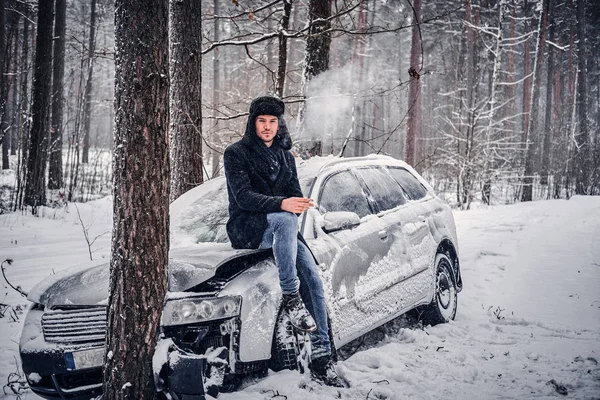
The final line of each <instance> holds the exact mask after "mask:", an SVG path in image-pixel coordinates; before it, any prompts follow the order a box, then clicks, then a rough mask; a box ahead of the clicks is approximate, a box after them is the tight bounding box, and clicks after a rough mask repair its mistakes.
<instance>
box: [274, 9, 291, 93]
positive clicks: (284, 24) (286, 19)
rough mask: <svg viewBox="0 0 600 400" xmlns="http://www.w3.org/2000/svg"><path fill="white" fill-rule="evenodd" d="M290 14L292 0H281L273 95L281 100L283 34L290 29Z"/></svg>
mask: <svg viewBox="0 0 600 400" xmlns="http://www.w3.org/2000/svg"><path fill="white" fill-rule="evenodd" d="M291 14H292V0H283V17H282V19H281V25H280V31H279V64H278V66H277V85H276V87H275V93H276V94H277V96H278V97H280V98H283V87H284V85H285V74H286V67H287V56H288V54H287V37H286V36H285V33H286V32H287V30H288V28H289V27H290V15H291Z"/></svg>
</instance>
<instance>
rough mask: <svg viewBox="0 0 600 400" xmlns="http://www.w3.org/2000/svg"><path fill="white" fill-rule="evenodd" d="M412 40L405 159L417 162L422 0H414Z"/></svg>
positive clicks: (419, 124) (419, 125)
mask: <svg viewBox="0 0 600 400" xmlns="http://www.w3.org/2000/svg"><path fill="white" fill-rule="evenodd" d="M413 15H414V18H413V24H412V41H411V46H410V68H409V70H408V74H409V75H410V85H409V89H408V90H409V92H408V126H407V131H406V146H405V156H404V159H405V161H406V162H407V163H409V164H413V165H414V163H415V153H416V141H417V138H418V137H420V136H421V80H420V77H421V76H420V71H422V68H421V65H422V64H421V51H422V47H421V0H414V1H413Z"/></svg>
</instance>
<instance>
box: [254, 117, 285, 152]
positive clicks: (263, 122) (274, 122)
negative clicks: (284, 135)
mask: <svg viewBox="0 0 600 400" xmlns="http://www.w3.org/2000/svg"><path fill="white" fill-rule="evenodd" d="M255 124H256V136H258V138H259V139H260V140H262V141H263V142H264V143H265V145H266V146H267V147H271V145H272V144H273V139H275V135H276V134H277V127H278V126H279V120H278V119H277V117H276V116H274V115H259V116H258V117H256V122H255Z"/></svg>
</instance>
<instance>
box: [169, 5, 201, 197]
mask: <svg viewBox="0 0 600 400" xmlns="http://www.w3.org/2000/svg"><path fill="white" fill-rule="evenodd" d="M170 7H171V8H170V12H169V18H170V19H169V54H170V63H169V72H170V76H171V89H170V92H169V95H170V105H169V107H170V117H171V119H170V133H169V135H170V152H171V201H173V200H175V199H176V198H178V197H179V196H181V195H182V194H184V193H185V192H187V191H188V190H190V189H191V188H193V187H196V186H198V185H200V184H201V183H202V181H203V179H202V164H203V159H202V108H201V102H202V57H201V54H200V51H201V43H200V40H201V37H202V27H201V25H200V21H201V20H202V10H201V7H200V6H199V5H197V4H196V2H194V1H190V0H188V1H179V0H171V2H170Z"/></svg>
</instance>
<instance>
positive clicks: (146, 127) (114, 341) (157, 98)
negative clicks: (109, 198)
mask: <svg viewBox="0 0 600 400" xmlns="http://www.w3.org/2000/svg"><path fill="white" fill-rule="evenodd" d="M168 9H169V3H168V0H116V1H115V43H116V54H115V68H116V69H115V76H116V79H115V139H114V168H115V170H114V180H113V182H114V205H113V214H114V216H113V237H112V249H111V263H110V283H109V300H108V304H109V307H108V316H107V319H108V330H107V336H106V351H107V354H106V356H105V364H104V372H103V374H104V376H103V391H104V399H106V400H113V399H136V400H147V399H152V398H154V395H155V388H154V381H153V371H152V356H153V354H154V349H155V347H156V342H157V339H158V333H159V328H160V317H161V312H162V307H163V302H164V298H165V294H166V290H167V262H168V249H169V213H168V206H169V150H168V123H169V121H168V118H169V81H168V74H169V62H168V58H169V57H168V55H169V43H168V18H169V16H168Z"/></svg>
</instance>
